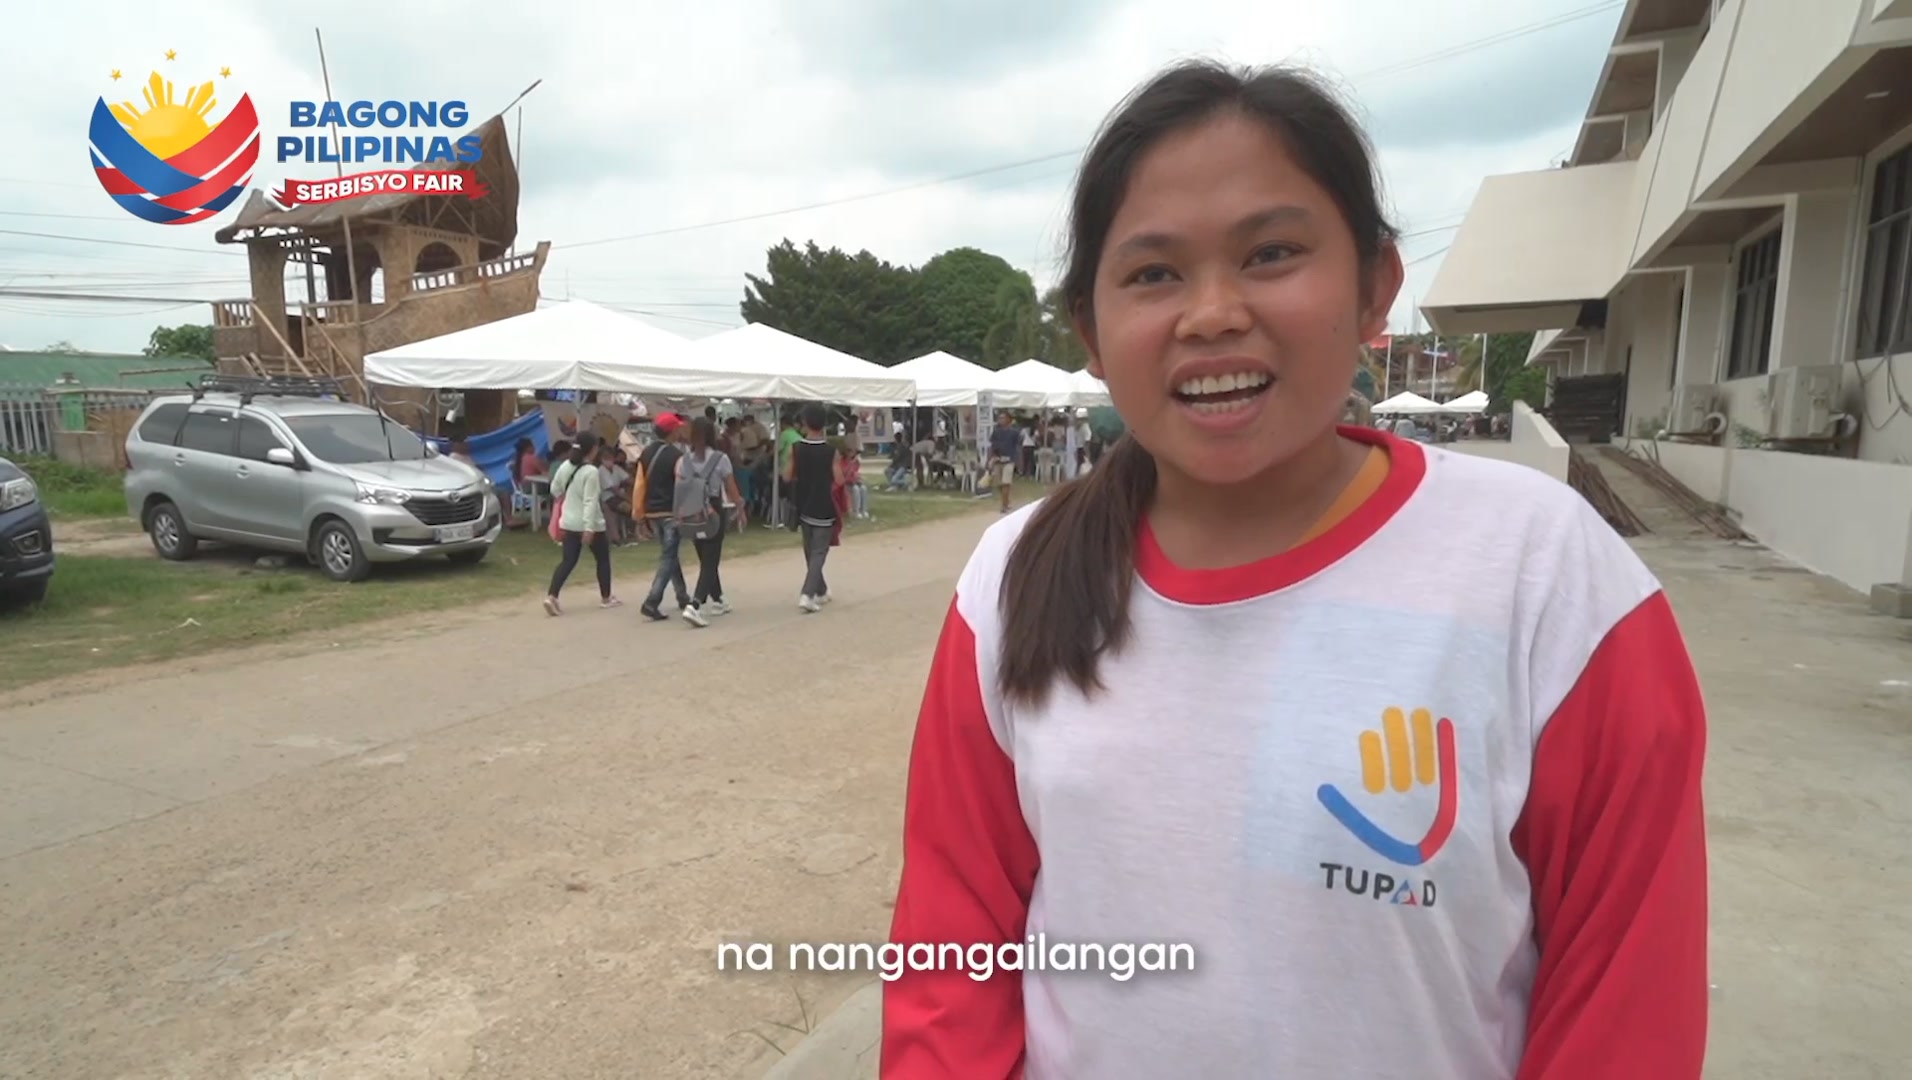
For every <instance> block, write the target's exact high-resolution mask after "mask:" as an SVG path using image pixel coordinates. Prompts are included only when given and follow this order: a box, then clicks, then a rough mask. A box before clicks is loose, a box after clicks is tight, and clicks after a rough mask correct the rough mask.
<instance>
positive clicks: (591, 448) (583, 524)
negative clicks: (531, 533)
mask: <svg viewBox="0 0 1912 1080" xmlns="http://www.w3.org/2000/svg"><path fill="white" fill-rule="evenodd" d="M601 449H602V447H601V446H600V445H599V443H598V437H597V436H596V435H593V434H592V433H590V432H588V431H585V432H580V433H579V434H578V441H577V442H576V443H574V444H572V446H571V456H570V457H567V458H566V459H565V460H564V463H563V464H561V465H559V466H558V471H557V472H556V473H554V474H552V477H551V491H552V492H553V496H554V497H555V498H559V499H562V500H564V505H563V506H562V507H561V508H560V509H559V511H558V528H559V530H560V531H561V534H562V541H561V542H562V543H563V544H564V555H563V556H562V557H561V558H560V559H559V560H558V568H557V569H556V570H554V571H552V573H551V588H550V590H549V591H547V592H546V593H545V597H544V613H545V614H546V615H561V614H563V611H564V609H563V608H561V607H560V606H559V605H558V592H559V590H561V589H563V588H564V580H565V579H566V578H568V577H570V576H571V571H572V570H573V569H575V568H576V567H577V565H578V558H579V556H580V555H581V554H582V553H583V551H584V549H585V548H590V549H591V558H592V560H593V561H594V562H596V563H597V579H598V595H599V601H598V606H599V607H607V608H612V607H617V606H618V604H619V600H618V598H617V597H616V596H613V595H612V594H611V541H610V538H609V537H607V536H605V534H604V505H603V503H602V502H600V501H599V496H600V494H601V492H602V488H601V486H600V478H601V476H602V474H601V473H599V472H598V467H597V459H598V452H599V451H600V450H601Z"/></svg>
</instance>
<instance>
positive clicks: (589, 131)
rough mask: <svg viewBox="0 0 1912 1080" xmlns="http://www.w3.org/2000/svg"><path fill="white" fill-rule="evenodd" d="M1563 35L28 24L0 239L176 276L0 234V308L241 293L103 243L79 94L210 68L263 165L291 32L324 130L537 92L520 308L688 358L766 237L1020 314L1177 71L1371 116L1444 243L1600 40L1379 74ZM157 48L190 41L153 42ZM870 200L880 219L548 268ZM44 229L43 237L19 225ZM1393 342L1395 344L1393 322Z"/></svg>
mask: <svg viewBox="0 0 1912 1080" xmlns="http://www.w3.org/2000/svg"><path fill="white" fill-rule="evenodd" d="M1572 6H1574V3H1573V2H1572V0H1549V3H1548V5H1547V8H1546V9H1543V10H1539V11H1536V10H1534V6H1533V5H1530V4H1525V3H1521V2H1520V0H1451V2H1444V3H1442V4H1440V5H1428V4H1425V3H1421V2H1418V0H1351V2H1349V3H1346V4H1308V5H1302V4H1285V3H1284V4H1269V3H1266V2H1262V0H1181V2H1178V3H1176V4H1172V5H1162V4H1153V3H1149V2H1147V0H1110V2H1098V3H1093V4H1091V3H1089V2H1088V0H1057V2H1055V3H1050V4H1043V3H1030V2H1028V0H1015V2H1011V0H979V2H977V3H968V4H913V5H912V4H897V3H892V2H889V0H819V2H818V3H814V4H780V3H773V2H771V0H757V2H754V3H749V4H729V5H697V4H677V5H629V4H617V3H612V2H611V0H559V2H547V3H544V4H540V5H534V6H533V7H530V8H526V9H522V10H521V11H514V12H512V13H509V14H502V15H499V16H497V18H496V21H489V20H486V19H481V18H478V17H474V16H472V15H471V14H470V12H471V10H472V9H471V7H470V5H469V4H460V3H454V2H452V0H430V2H419V3H406V4H397V3H392V2H390V0H380V2H378V3H371V2H349V0H334V2H330V3H328V4H327V5H325V6H324V7H323V8H320V9H311V10H291V9H273V8H259V7H256V6H253V5H246V4H241V3H239V2H238V0H180V2H179V3H176V4H174V5H171V6H170V7H168V8H167V9H165V10H161V9H157V8H152V7H150V6H148V5H145V4H140V3H134V2H133V0H116V2H111V3H94V4H89V5H87V6H86V7H85V8H84V9H81V8H79V7H77V6H68V7H60V6H40V7H28V8H25V9H23V10H22V11H20V12H16V13H13V15H12V16H11V18H12V26H11V27H10V32H9V38H10V40H12V41H26V40H31V41H37V42H42V43H45V45H44V46H43V47H36V48H35V49H33V50H11V51H10V55H9V57H8V61H9V64H8V66H6V67H4V68H0V71H4V72H5V75H4V76H0V77H4V78H5V79H6V80H7V82H8V84H9V85H8V87H7V89H9V90H11V91H12V94H11V97H10V100H12V101H15V102H17V103H18V105H17V107H16V108H14V109H12V110H10V111H9V112H8V113H7V114H6V115H4V116H0V140H4V142H5V145H7V146H9V147H10V148H11V150H12V157H11V160H12V161H14V162H16V163H17V164H15V165H12V166H4V167H0V210H4V213H0V229H18V230H26V231H31V232H41V233H51V234H64V235H75V236H87V237H93V238H99V239H108V240H118V241H128V242H134V243H144V244H154V245H162V246H165V245H171V246H177V247H180V248H186V249H190V250H186V251H172V252H169V251H161V250H152V249H150V248H133V247H125V248H118V247H112V246H104V245H98V244H80V243H69V242H63V241H53V240H42V239H35V238H25V237H17V236H8V235H5V234H0V286H6V285H11V286H12V287H15V288H42V287H47V286H52V287H68V288H75V289H94V290H104V289H107V288H109V287H120V286H122V285H123V286H124V288H121V290H120V291H123V292H128V293H133V292H135V291H136V288H137V292H138V294H139V295H156V296H179V297H182V298H189V299H193V300H197V299H199V298H207V297H215V296H237V295H244V293H245V292H246V291H247V284H246V281H245V262H244V260H243V258H239V257H236V253H235V252H233V251H232V249H229V248H220V247H219V246H218V245H215V244H214V243H213V242H212V239H211V233H212V230H213V228H214V227H215V226H213V225H210V224H209V225H206V226H188V227H182V228H177V229H172V228H159V227H155V226H152V225H149V224H147V223H144V222H139V221H136V220H133V219H132V218H131V217H129V216H126V215H124V214H122V213H121V212H120V211H118V210H117V208H115V207H113V206H112V205H111V204H110V203H109V202H107V201H106V199H105V197H104V196H103V195H102V193H101V192H100V191H99V188H98V185H97V183H96V182H95V181H94V179H93V177H92V175H91V171H90V169H89V168H88V163H87V159H86V152H85V134H84V132H85V119H86V113H87V110H88V109H89V108H90V106H91V103H92V100H93V98H94V97H95V96H97V95H99V94H101V93H105V92H107V91H108V90H110V89H112V88H113V86H114V85H115V84H113V83H111V82H109V81H107V80H106V78H105V76H106V72H107V70H108V69H109V68H110V67H115V66H117V67H120V68H122V69H125V70H128V71H131V70H134V69H139V70H141V71H142V72H143V71H144V70H147V69H151V68H153V67H155V66H161V65H162V64H163V61H162V60H161V57H162V56H163V53H164V51H165V50H166V49H167V48H174V49H177V50H178V52H179V57H180V59H179V60H178V61H176V62H175V66H176V67H181V68H183V67H185V66H189V65H198V66H197V67H195V68H194V71H195V72H199V71H201V70H206V73H207V74H210V71H213V70H216V68H217V66H218V65H223V64H231V65H232V66H233V68H234V78H233V79H232V81H231V85H233V86H235V87H236V86H238V85H240V84H243V87H244V89H245V90H246V91H247V92H249V93H251V94H252V95H253V96H254V99H255V101H256V102H258V104H259V107H260V110H261V115H262V120H263V121H264V126H265V132H264V134H265V136H266V140H267V141H266V146H267V147H270V146H271V145H272V142H271V140H272V138H273V137H274V136H275V135H276V134H277V133H278V132H279V131H281V130H285V128H286V116H285V105H284V103H285V102H286V101H288V100H291V99H294V98H298V99H307V100H310V99H317V98H320V97H322V96H323V95H324V89H323V85H322V82H321V79H320V74H319V66H318V55H317V49H316V46H315V43H314V41H313V36H312V24H313V23H314V22H318V23H320V24H321V25H322V26H323V28H324V31H325V44H326V53H327V60H328V62H329V66H330V70H331V75H332V82H333V90H334V96H336V97H340V98H343V99H348V100H349V99H355V98H372V99H375V100H383V99H387V98H399V99H405V98H414V97H415V98H421V99H435V100H445V99H448V98H462V99H463V100H465V101H466V102H467V103H468V104H469V105H470V106H471V108H472V110H473V112H474V116H483V115H486V114H489V113H490V112H491V111H494V110H496V109H498V108H500V107H502V106H503V105H504V104H505V103H506V102H508V101H510V100H511V99H512V98H513V97H515V96H516V95H517V94H518V93H519V91H521V90H523V89H524V88H525V87H526V86H527V85H528V84H530V83H531V82H532V81H533V80H536V79H540V78H541V79H543V80H544V82H543V84H542V85H541V86H539V88H538V89H537V90H536V91H535V92H534V93H532V94H531V95H530V96H529V97H528V98H526V99H525V101H524V107H523V133H524V139H523V143H522V145H519V146H517V147H516V150H517V151H518V153H519V155H520V160H521V163H522V169H523V198H522V201H521V205H520V215H519V220H520V229H519V236H520V247H521V248H524V247H528V246H529V245H530V244H531V243H534V242H536V241H537V240H540V239H549V240H552V241H554V242H556V243H557V244H558V245H559V247H558V248H557V249H556V250H555V251H554V254H553V257H552V260H551V262H550V264H549V268H548V270H547V272H546V275H545V280H544V287H545V291H546V292H547V294H550V295H559V296H561V295H564V294H565V293H566V292H567V291H568V292H569V293H570V294H572V295H577V296H589V297H593V298H596V299H601V300H607V301H610V302H614V303H618V304H620V305H623V306H627V307H633V308H639V309H642V310H646V311H651V312H654V313H656V315H657V321H658V323H659V325H662V326H665V327H667V328H669V329H672V330H675V331H678V332H681V333H684V334H686V335H688V336H699V335H701V334H704V333H708V332H711V331H714V330H716V329H718V328H720V327H721V326H724V325H734V324H736V323H737V322H738V321H739V320H738V316H737V307H736V304H737V301H738V299H739V298H740V297H741V294H742V286H743V277H742V275H743V274H744V273H745V272H747V271H756V270H760V269H761V267H762V265H763V252H764V250H765V248H767V247H769V246H770V245H772V244H774V243H776V242H777V241H778V240H780V239H782V238H783V237H786V236H788V237H790V238H792V239H795V240H798V241H803V240H809V239H814V240H816V241H817V242H818V243H820V244H823V245H825V246H831V245H835V246H840V247H844V248H847V249H850V250H856V249H858V248H865V247H867V248H869V249H870V250H871V251H874V252H875V253H877V254H878V255H880V256H882V257H884V258H886V259H889V260H891V261H894V262H905V263H921V262H923V261H924V260H926V259H928V258H929V257H930V256H932V255H934V254H935V253H936V252H938V251H940V250H943V249H946V248H949V247H954V246H959V245H971V246H975V247H980V248H983V249H984V250H987V251H992V252H995V253H997V254H1000V255H1002V256H1003V257H1004V258H1006V259H1008V260H1009V261H1010V262H1012V263H1014V264H1016V265H1018V266H1020V267H1023V268H1025V269H1027V270H1029V271H1030V272H1031V274H1032V275H1033V276H1034V277H1035V278H1036V279H1037V281H1038V282H1039V283H1046V282H1048V281H1050V280H1053V277H1054V267H1053V260H1054V257H1055V255H1056V253H1057V252H1058V250H1059V248H1060V239H1061V237H1060V228H1061V225H1062V218H1063V210H1064V207H1065V200H1066V195H1067V187H1068V183H1069V180H1070V177H1071V175H1072V173H1073V170H1074V167H1075V164H1076V159H1075V157H1074V156H1073V155H1074V153H1075V152H1077V151H1078V150H1079V149H1080V148H1081V147H1082V146H1084V145H1085V144H1086V143H1087V142H1088V141H1089V139H1090V138H1091V137H1092V136H1093V134H1094V131H1095V129H1096V127H1097V125H1098V124H1099V123H1100V122H1101V121H1102V119H1103V117H1104V116H1105V115H1106V114H1107V112H1108V111H1109V110H1110V109H1111V108H1112V107H1113V106H1114V105H1115V104H1116V103H1117V102H1118V101H1119V100H1120V99H1121V98H1122V97H1123V96H1124V95H1125V94H1126V93H1127V92H1128V91H1129V90H1130V89H1131V88H1133V87H1134V86H1135V85H1136V83H1138V82H1139V81H1140V80H1142V79H1144V78H1146V77H1147V76H1148V75H1149V74H1150V73H1152V72H1153V71H1155V70H1156V69H1158V68H1159V67H1160V66H1161V65H1162V64H1164V63H1166V62H1168V61H1170V60H1173V59H1176V58H1178V57H1182V56H1187V55H1192V54H1203V55H1216V56H1221V57H1223V58H1227V59H1233V60H1236V61H1256V62H1269V61H1279V60H1295V61H1300V62H1307V63H1311V64H1316V65H1319V66H1321V67H1323V68H1325V69H1327V70H1329V71H1330V72H1331V73H1334V74H1335V75H1336V76H1338V77H1340V78H1342V79H1343V80H1345V81H1346V82H1347V83H1348V85H1349V87H1350V90H1351V93H1352V96H1353V97H1354V98H1355V100H1356V102H1357V103H1358V104H1359V105H1360V106H1362V107H1363V108H1364V110H1365V111H1366V113H1367V114H1368V116H1369V123H1370V127H1371V130H1372V133H1373V135H1374V137H1375V139H1376V142H1377V143H1378V144H1379V145H1380V149H1381V152H1382V161H1383V165H1384V169H1385V172H1386V179H1387V184H1388V190H1389V192H1390V195H1391V198H1392V202H1393V205H1394V206H1395V209H1396V213H1397V217H1399V218H1400V219H1401V221H1402V222H1403V223H1404V225H1406V226H1408V227H1409V228H1414V227H1417V226H1418V227H1433V226H1439V225H1444V224H1453V223H1457V222H1458V220H1459V214H1460V211H1462V210H1464V209H1465V207H1466V204H1467V202H1468V201H1469V200H1470V199H1471V198H1472V194H1473V190H1474V188H1475V187H1476V186H1477V185H1478V182H1479V179H1480V177H1481V176H1483V175H1485V174H1487V173H1491V172H1497V171H1511V170H1518V169H1526V168H1540V167H1545V166H1546V164H1547V161H1548V158H1550V157H1551V156H1553V155H1555V154H1557V153H1559V152H1560V151H1562V150H1565V149H1567V148H1568V147H1570V146H1571V144H1572V138H1573V122H1574V121H1575V120H1576V119H1577V117H1578V116H1579V114H1580V113H1581V111H1583V109H1584V107H1585V103H1586V99H1587V96H1588V95H1589V93H1590V92H1591V89H1592V81H1593V78H1594V77H1595V75H1596V74H1597V72H1598V68H1599V58H1600V56H1601V55H1602V54H1603V53H1604V50H1605V47H1606V43H1607V41H1608V40H1609V39H1610V37H1611V30H1612V17H1609V16H1603V17H1602V18H1600V19H1588V20H1581V21H1578V22H1575V23H1571V24H1567V25H1565V26H1562V27H1560V28H1557V29H1553V30H1548V31H1545V32H1542V33H1536V34H1533V35H1530V36H1529V37H1526V38H1523V39H1519V40H1516V41H1512V42H1508V43H1505V44H1500V45H1494V46H1492V47H1489V48H1485V49H1480V50H1475V51H1470V52H1463V53H1459V54H1456V55H1454V56H1452V57H1450V58H1448V59H1443V60H1441V61H1438V62H1435V63H1430V64H1425V65H1421V66H1418V67H1415V68H1413V69H1410V70H1406V71H1399V72H1396V73H1393V74H1389V73H1386V72H1387V69H1389V68H1390V67H1391V66H1395V67H1398V65H1400V64H1401V63H1403V62H1404V61H1409V60H1413V59H1416V58H1420V57H1425V56H1428V55H1429V54H1433V53H1439V52H1441V51H1443V50H1446V49H1449V48H1450V47H1452V46H1456V45H1460V44H1464V43H1466V42H1468V41H1471V40H1475V39H1479V38H1482V37H1485V36H1487V35H1491V34H1495V33H1498V32H1500V31H1503V30H1506V29H1508V28H1511V27H1517V26H1521V25H1523V24H1528V23H1533V22H1536V21H1538V20H1541V19H1544V18H1546V17H1548V16H1549V15H1550V14H1553V13H1555V12H1558V11H1562V10H1568V9H1569V8H1570V7H1572ZM1436 8H1438V9H1439V10H1434V9H1436ZM182 26H186V27H193V28H195V29H194V32H193V33H192V34H190V35H181V34H180V33H179V30H178V28H179V27H182ZM16 53H17V54H18V55H14V54H16ZM1374 72H1381V73H1380V74H1370V73H1374ZM192 77H194V78H201V77H206V75H201V74H195V75H193V76H192ZM119 85H120V86H122V87H124V85H125V84H124V83H121V84H119ZM514 133H515V118H514ZM1058 154H1060V155H1062V156H1060V157H1050V156H1051V155H1058ZM1045 157H1050V159H1049V160H1033V159H1039V158H1045ZM1018 163H1021V164H1018ZM998 166H1008V167H1001V168H993V167H998ZM313 168H314V167H313V166H309V165H304V164H302V163H300V164H295V165H289V166H285V167H281V166H279V165H278V164H277V163H273V162H262V164H261V167H260V169H259V172H258V174H257V175H256V177H255V184H256V185H267V184H276V183H278V182H279V181H281V180H283V179H285V178H286V177H287V176H288V175H297V176H299V177H300V178H307V177H306V176H305V175H304V174H305V173H306V172H307V171H309V170H311V169H313ZM318 168H320V169H322V170H324V169H329V168H330V167H329V166H319V167H318ZM992 168H993V171H988V172H984V173H982V174H981V175H975V176H971V177H969V178H967V179H962V180H958V181H953V182H933V181H938V180H939V179H941V178H945V177H951V176H955V175H957V174H963V173H972V172H976V171H978V170H984V169H992ZM21 181H28V182H24V183H23V182H21ZM911 185H920V186H915V187H910V186H911ZM898 188H910V189H909V190H901V191H895V190H894V189H898ZM879 191H894V193H892V194H887V195H884V196H882V197H879V198H870V199H860V200H857V201H851V202H847V203H844V204H843V205H839V206H828V207H822V208H818V209H811V210H805V211H802V212H797V213H789V214H782V215H779V216H775V217H769V218H765V219H762V220H755V221H744V222H739V223H736V224H729V225H723V226H720V227H715V228H706V229H696V230H693V231H689V232H680V233H676V234H673V235H664V236H653V237H649V238H645V239H636V240H630V241H626V242H621V243H614V244H602V245H598V246H593V247H583V248H571V249H567V248H565V247H564V246H563V245H565V244H567V243H571V242H577V241H583V240H590V239H601V238H605V237H616V236H624V235H629V234H635V233H650V232H655V231H658V230H664V229H673V228H678V227H682V226H687V225H697V224H700V223H706V222H715V221H723V220H727V219H734V218H740V217H748V216H751V215H755V214H759V213H762V212H766V211H777V210H782V209H786V208H790V207H799V206H806V205H811V204H816V203H823V202H829V201H831V200H836V199H846V198H852V197H854V196H859V195H864V194H868V193H871V192H879ZM50 214H60V215H71V216H69V217H63V218H62V217H43V216H33V215H50ZM1451 236H1452V232H1451V231H1449V232H1447V233H1436V234H1430V235H1427V236H1424V237H1420V238H1415V239H1411V240H1410V241H1409V246H1408V255H1409V257H1410V258H1413V257H1415V256H1416V255H1418V254H1421V253H1425V252H1428V251H1433V250H1436V249H1438V248H1439V247H1440V246H1442V245H1443V244H1445V243H1446V242H1447V240H1448V239H1450V238H1451ZM1436 266H1438V260H1437V259H1436V260H1429V261H1428V262H1425V263H1419V264H1416V266H1415V267H1413V268H1411V270H1410V277H1409V282H1410V289H1413V288H1415V287H1416V283H1417V282H1419V283H1420V285H1419V288H1420V289H1421V290H1422V291H1424V289H1425V284H1424V282H1425V280H1427V279H1431V274H1432V271H1433V269H1434V268H1435V267H1436ZM157 306H158V305H157V304H153V305H108V304H94V305H77V304H70V303H64V302H57V301H44V300H24V299H19V298H14V297H5V296H0V343H6V344H10V345H14V346H17V347H32V346H37V345H40V344H44V343H45V342H47V341H53V340H59V339H70V340H73V341H75V342H76V343H78V344H80V345H82V346H84V347H90V348H99V349H131V348H137V347H138V346H139V345H140V344H141V343H142V342H143V341H144V340H145V338H146V336H147V334H148V333H149V332H150V330H151V328H152V327H153V326H154V325H155V324H156V323H158V322H161V321H172V322H182V321H199V320H203V319H205V318H206V317H207V312H206V309H205V308H204V307H203V306H200V305H198V304H197V303H189V304H188V305H187V306H185V307H183V308H179V309H177V310H173V311H167V312H155V311H154V310H153V308H155V307H157ZM1397 311H1398V312H1399V314H1400V317H1401V319H1402V322H1403V323H1405V317H1406V313H1407V308H1406V300H1405V299H1404V300H1403V302H1402V305H1400V306H1399V307H1398V308H1397Z"/></svg>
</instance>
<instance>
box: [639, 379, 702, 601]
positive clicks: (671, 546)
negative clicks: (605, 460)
mask: <svg viewBox="0 0 1912 1080" xmlns="http://www.w3.org/2000/svg"><path fill="white" fill-rule="evenodd" d="M654 426H655V427H656V428H657V434H658V436H659V439H658V441H657V442H654V443H652V444H651V445H650V446H648V447H645V449H644V453H643V455H642V456H641V457H639V458H638V470H637V474H638V492H639V498H640V499H641V501H640V502H637V503H636V504H635V505H638V506H641V507H642V513H643V515H644V523H645V524H646V525H648V526H650V527H651V528H652V529H653V530H654V531H655V532H656V533H657V545H658V553H657V576H656V577H654V578H652V579H651V592H650V595H649V596H647V597H645V599H644V606H643V607H640V608H638V609H637V610H638V611H640V612H642V613H643V615H644V617H645V618H647V619H649V620H651V621H652V622H662V621H664V620H665V619H668V618H669V617H670V616H668V615H665V614H664V613H663V612H662V611H660V610H658V605H660V604H662V603H663V602H664V588H665V587H666V586H669V587H670V588H671V589H672V591H673V592H675V593H676V596H677V606H678V608H680V609H682V608H687V607H689V606H690V590H689V589H688V588H686V587H685V586H684V564H683V561H682V560H681V559H680V558H679V556H678V547H679V545H680V543H681V542H682V537H680V536H679V535H678V531H677V518H676V517H675V516H674V515H673V514H672V513H671V507H672V500H673V499H674V498H675V497H676V495H677V459H678V458H680V457H682V456H683V453H684V451H683V442H684V440H685V439H686V438H687V437H688V432H689V425H687V424H685V423H684V420H683V418H682V417H680V416H678V415H677V414H676V413H665V414H663V415H662V416H659V417H658V418H657V421H656V423H655V425H654Z"/></svg>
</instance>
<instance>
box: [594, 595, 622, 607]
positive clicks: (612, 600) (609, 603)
mask: <svg viewBox="0 0 1912 1080" xmlns="http://www.w3.org/2000/svg"><path fill="white" fill-rule="evenodd" d="M598 606H599V607H601V608H614V607H623V606H624V601H622V600H619V599H618V598H617V597H615V596H607V597H605V598H604V599H602V600H599V601H598Z"/></svg>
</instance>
